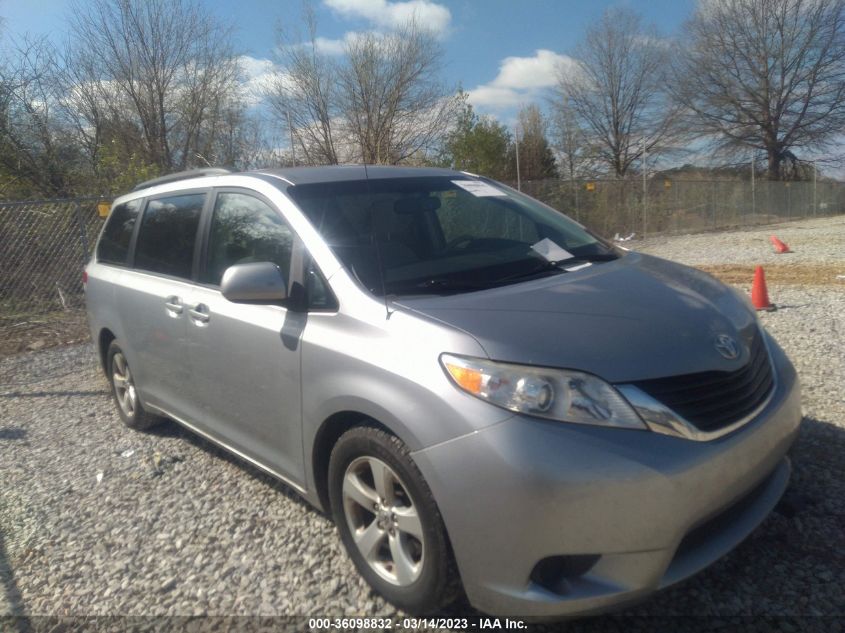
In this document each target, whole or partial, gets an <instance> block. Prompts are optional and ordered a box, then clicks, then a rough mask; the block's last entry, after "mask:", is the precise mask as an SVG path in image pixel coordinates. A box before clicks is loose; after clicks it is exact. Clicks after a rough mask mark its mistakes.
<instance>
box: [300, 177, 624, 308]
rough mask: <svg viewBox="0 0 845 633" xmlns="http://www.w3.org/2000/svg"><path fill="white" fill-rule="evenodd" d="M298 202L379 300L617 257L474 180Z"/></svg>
mask: <svg viewBox="0 0 845 633" xmlns="http://www.w3.org/2000/svg"><path fill="white" fill-rule="evenodd" d="M288 195H290V196H291V197H292V198H293V199H294V200H295V201H296V203H297V204H298V205H299V207H300V208H301V209H302V211H303V212H304V213H305V214H306V215H307V216H308V218H309V219H310V220H311V222H312V224H313V225H314V226H315V227H316V228H317V230H318V231H319V232H320V233H321V234H322V236H323V238H324V239H325V240H326V242H327V243H328V244H329V246H331V248H332V250H333V251H334V253H335V254H336V256H337V257H338V259H340V260H341V261H342V262H343V264H344V266H345V267H346V268H347V269H348V270H350V271H351V272H352V273H353V274H354V275H355V276H356V277H357V278H358V279H359V280H360V282H361V283H362V284H363V285H364V286H366V287H367V288H368V289H369V290H370V292H372V293H373V294H376V295H379V296H380V295H382V294H384V293H387V294H389V295H404V294H422V293H441V294H448V293H455V292H468V291H471V290H477V289H482V288H489V287H493V286H496V285H504V284H509V283H516V282H518V281H523V280H525V279H529V278H533V277H537V276H542V275H549V274H561V273H563V272H565V270H566V268H567V267H568V266H570V265H571V266H575V265H578V264H580V265H585V262H590V263H592V262H598V261H607V260H609V259H615V258H616V256H617V255H616V254H615V251H614V249H613V248H612V247H611V246H609V245H607V244H605V243H603V242H601V241H599V240H598V239H597V238H595V237H594V236H593V235H591V234H590V233H589V232H587V231H586V230H585V229H583V228H582V227H581V226H579V225H578V224H576V223H575V222H573V221H572V220H570V219H569V218H567V217H566V216H564V215H563V214H561V213H559V212H557V211H554V210H553V209H551V208H549V207H546V206H545V205H542V204H540V203H539V202H537V201H536V200H533V199H532V198H529V197H528V196H524V195H522V194H519V193H517V192H515V191H513V190H511V189H509V188H507V187H504V186H501V185H498V184H496V183H493V182H491V181H486V180H479V179H474V178H471V177H468V176H459V175H455V176H452V177H444V176H438V177H416V178H389V179H379V180H370V181H363V180H356V181H348V182H329V183H315V184H307V185H296V186H293V187H290V188H289V189H288ZM380 271H383V275H382V274H380Z"/></svg>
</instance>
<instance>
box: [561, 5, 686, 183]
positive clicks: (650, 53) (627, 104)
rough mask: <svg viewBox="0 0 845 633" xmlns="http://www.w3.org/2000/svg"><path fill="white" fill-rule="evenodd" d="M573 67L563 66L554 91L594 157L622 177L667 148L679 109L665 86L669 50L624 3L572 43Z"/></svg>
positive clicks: (609, 11)
mask: <svg viewBox="0 0 845 633" xmlns="http://www.w3.org/2000/svg"><path fill="white" fill-rule="evenodd" d="M575 57H576V59H577V62H576V64H575V65H574V68H566V69H561V72H560V76H559V81H558V86H557V93H558V98H559V100H561V101H563V100H566V99H568V101H569V103H570V104H571V107H572V109H573V111H574V112H575V114H576V115H577V120H578V123H579V125H580V126H581V127H582V128H583V129H585V130H588V131H589V133H590V135H591V137H593V139H592V140H593V141H594V146H595V149H596V155H597V157H598V158H599V159H600V160H601V161H602V162H603V163H605V164H606V165H608V167H609V168H610V169H611V170H612V171H613V173H614V174H615V175H616V176H619V177H624V176H625V175H626V174H627V173H628V170H629V169H630V168H631V166H632V165H633V164H634V163H635V161H638V160H639V159H640V158H641V157H642V153H643V151H644V150H645V151H647V152H648V153H649V155H654V154H657V153H660V152H664V151H666V150H667V149H669V147H670V145H671V142H672V141H673V137H674V134H675V133H676V132H677V126H676V123H677V119H678V117H677V110H676V109H675V108H672V107H669V104H668V99H667V95H666V92H665V90H664V81H663V78H664V77H663V76H664V68H665V66H666V64H667V62H668V59H667V51H666V48H665V46H663V45H662V43H661V41H660V40H659V38H658V37H657V36H656V34H655V33H654V31H653V30H652V29H648V28H645V27H644V26H643V25H642V22H641V20H640V17H639V16H638V15H637V14H636V13H634V12H632V11H630V10H628V9H611V10H608V11H606V12H605V13H604V15H603V16H602V17H601V19H600V20H599V22H598V23H597V24H595V25H593V26H591V27H590V28H589V29H588V30H587V33H586V35H585V38H584V40H583V42H582V43H581V45H580V46H579V47H578V48H577V49H576V55H575Z"/></svg>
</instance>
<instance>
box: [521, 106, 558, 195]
mask: <svg viewBox="0 0 845 633" xmlns="http://www.w3.org/2000/svg"><path fill="white" fill-rule="evenodd" d="M547 127H548V125H547V123H546V119H545V117H543V113H542V112H540V108H539V107H537V105H536V104H533V103H532V104H529V105H527V106H524V107H523V108H520V110H519V113H518V114H517V130H516V136H515V137H514V142H515V143H519V170H520V177H521V179H522V180H541V179H543V178H554V177H555V176H557V165H556V162H555V157H554V154H553V153H552V149H551V147H550V145H549V141H548V139H547V138H546V129H547ZM515 150H516V148H515V147H512V148H511V150H510V153H511V154H512V155H513V156H512V158H511V161H512V163H513V166H514V168H515V167H516V155H515V154H516V151H515Z"/></svg>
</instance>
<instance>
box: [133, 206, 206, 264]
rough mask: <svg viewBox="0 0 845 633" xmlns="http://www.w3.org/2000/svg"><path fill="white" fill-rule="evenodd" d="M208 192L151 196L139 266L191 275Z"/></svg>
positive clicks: (141, 233) (140, 241)
mask: <svg viewBox="0 0 845 633" xmlns="http://www.w3.org/2000/svg"><path fill="white" fill-rule="evenodd" d="M204 203H205V194H202V193H199V194H188V195H181V196H171V197H168V198H157V199H155V200H150V202H149V203H148V204H147V208H146V210H145V211H144V217H143V218H142V219H141V228H140V230H139V233H138V245H137V246H136V247H135V267H136V268H140V269H143V270H149V271H151V272H155V273H162V274H164V275H173V276H174V277H182V278H184V279H190V277H191V268H192V264H193V261H194V245H195V243H196V240H197V227H198V226H199V221H200V215H201V213H202V207H203V204H204Z"/></svg>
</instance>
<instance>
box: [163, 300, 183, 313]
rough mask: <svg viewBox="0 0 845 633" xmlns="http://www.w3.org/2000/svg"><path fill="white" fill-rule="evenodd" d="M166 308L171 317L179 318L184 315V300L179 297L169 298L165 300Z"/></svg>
mask: <svg viewBox="0 0 845 633" xmlns="http://www.w3.org/2000/svg"><path fill="white" fill-rule="evenodd" d="M164 307H165V308H167V311H168V312H169V313H170V316H177V315H179V314H182V310H183V309H184V306H183V305H182V299H180V298H179V297H176V296H173V297H167V299H165V300H164Z"/></svg>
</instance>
